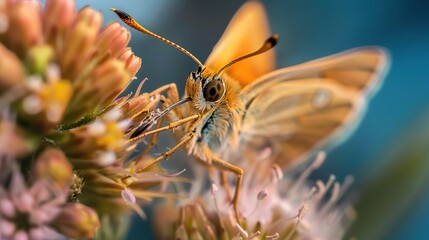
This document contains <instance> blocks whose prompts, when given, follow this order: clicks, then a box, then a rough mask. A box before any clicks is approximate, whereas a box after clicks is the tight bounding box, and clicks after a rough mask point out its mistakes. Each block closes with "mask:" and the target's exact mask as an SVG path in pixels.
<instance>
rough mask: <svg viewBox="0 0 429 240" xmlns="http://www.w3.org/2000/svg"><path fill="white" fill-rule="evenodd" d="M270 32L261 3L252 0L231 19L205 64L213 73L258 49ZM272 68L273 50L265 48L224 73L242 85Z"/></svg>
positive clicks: (273, 63)
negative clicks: (262, 52) (262, 51)
mask: <svg viewBox="0 0 429 240" xmlns="http://www.w3.org/2000/svg"><path fill="white" fill-rule="evenodd" d="M270 35H271V32H270V30H269V23H268V19H267V16H266V13H265V9H264V7H263V5H262V4H261V3H259V2H256V1H249V2H246V3H245V4H244V5H243V6H242V7H241V8H240V9H239V10H238V12H237V13H236V14H235V15H234V17H233V18H232V20H231V22H230V23H229V25H228V27H227V29H226V30H225V33H224V34H223V35H222V37H221V39H220V40H219V42H218V43H217V44H216V46H215V47H214V48H213V51H212V52H211V54H210V56H209V58H208V59H207V61H206V63H205V66H207V67H209V68H210V69H212V70H214V71H215V72H216V71H217V70H220V69H221V68H222V67H223V66H225V65H226V64H228V63H229V62H231V61H232V60H234V59H236V58H238V57H241V56H243V55H246V54H248V53H250V52H253V51H255V50H257V49H259V48H260V47H261V46H262V44H263V43H264V41H265V40H266V39H267V38H268V37H269V36H270ZM274 67H275V53H274V51H269V52H266V53H264V54H260V55H258V56H255V57H252V58H250V59H246V60H245V61H242V62H239V63H237V64H235V65H233V66H231V67H229V68H228V69H226V70H225V72H226V73H227V74H228V75H230V76H231V77H233V78H234V79H236V80H237V81H239V82H240V84H241V85H242V86H245V85H247V84H249V83H250V82H251V81H253V80H255V79H256V78H258V77H260V76H262V75H263V74H265V73H268V72H270V71H272V70H273V69H274Z"/></svg>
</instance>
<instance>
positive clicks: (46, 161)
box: [33, 149, 73, 187]
mask: <svg viewBox="0 0 429 240" xmlns="http://www.w3.org/2000/svg"><path fill="white" fill-rule="evenodd" d="M33 174H34V176H35V177H36V178H45V177H47V178H50V179H52V180H53V181H54V182H55V183H57V184H58V185H59V186H61V187H67V186H68V185H69V184H70V181H71V179H72V176H73V169H72V166H71V164H70V163H69V161H68V160H67V158H66V157H65V156H64V154H63V152H61V151H60V150H58V149H46V150H45V151H44V152H43V153H42V154H40V156H39V157H38V158H37V160H36V163H35V165H34V167H33Z"/></svg>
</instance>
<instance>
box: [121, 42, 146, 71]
mask: <svg viewBox="0 0 429 240" xmlns="http://www.w3.org/2000/svg"><path fill="white" fill-rule="evenodd" d="M119 59H120V60H123V61H125V67H126V68H127V69H128V71H129V72H130V74H131V76H133V77H134V76H135V75H136V73H137V72H138V71H139V69H140V67H141V65H142V59H141V58H139V57H136V56H135V55H134V53H133V51H131V48H129V47H128V48H124V49H123V50H122V53H121V55H119Z"/></svg>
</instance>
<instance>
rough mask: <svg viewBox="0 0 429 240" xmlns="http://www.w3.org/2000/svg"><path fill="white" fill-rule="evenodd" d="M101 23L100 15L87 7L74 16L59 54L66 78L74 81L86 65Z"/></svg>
mask: <svg viewBox="0 0 429 240" xmlns="http://www.w3.org/2000/svg"><path fill="white" fill-rule="evenodd" d="M101 23H102V16H101V14H100V13H99V12H96V11H94V10H92V9H91V8H89V7H86V8H83V9H82V10H81V11H80V12H79V13H78V15H77V16H76V21H75V22H74V24H73V26H72V29H71V30H70V33H69V36H67V38H66V40H65V41H66V42H65V44H64V50H63V52H62V53H61V54H62V58H61V61H62V64H61V67H62V70H63V74H64V76H65V77H66V78H68V79H74V78H75V77H76V76H77V75H78V74H79V73H81V70H82V69H83V68H84V67H85V66H87V65H88V60H89V58H90V57H91V52H90V51H91V49H93V48H94V45H95V42H96V39H97V35H98V31H99V27H100V26H101Z"/></svg>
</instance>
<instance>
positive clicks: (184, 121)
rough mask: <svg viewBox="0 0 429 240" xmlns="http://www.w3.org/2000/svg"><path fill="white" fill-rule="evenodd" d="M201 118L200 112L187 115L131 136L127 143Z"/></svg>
mask: <svg viewBox="0 0 429 240" xmlns="http://www.w3.org/2000/svg"><path fill="white" fill-rule="evenodd" d="M199 118H200V115H199V114H195V115H192V116H189V117H187V118H183V119H180V120H178V121H175V122H172V123H169V124H168V125H167V126H164V127H160V128H156V129H154V130H151V131H147V132H144V133H142V134H140V135H138V136H137V137H135V138H131V139H129V140H128V141H127V143H129V142H133V141H136V140H139V139H142V138H144V137H146V136H149V135H152V134H155V133H160V132H163V131H167V130H170V129H174V128H176V127H178V126H180V125H182V124H185V123H187V122H190V121H193V120H196V119H199Z"/></svg>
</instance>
